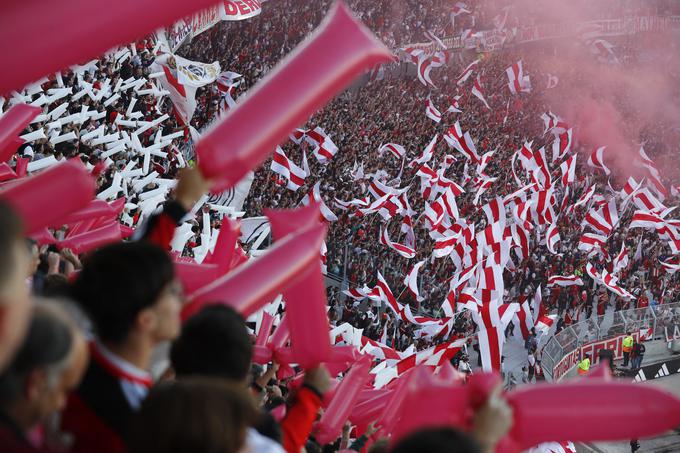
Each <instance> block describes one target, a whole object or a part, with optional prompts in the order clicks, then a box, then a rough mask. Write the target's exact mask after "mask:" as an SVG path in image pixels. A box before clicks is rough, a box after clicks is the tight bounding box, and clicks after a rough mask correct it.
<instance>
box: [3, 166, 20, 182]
mask: <svg viewBox="0 0 680 453" xmlns="http://www.w3.org/2000/svg"><path fill="white" fill-rule="evenodd" d="M17 178H18V176H17V174H16V173H14V170H12V168H11V167H10V166H9V165H7V162H2V163H0V182H3V181H10V180H12V179H17Z"/></svg>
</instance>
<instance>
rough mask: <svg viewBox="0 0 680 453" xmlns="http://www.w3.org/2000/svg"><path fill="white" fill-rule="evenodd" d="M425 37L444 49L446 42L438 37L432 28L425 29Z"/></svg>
mask: <svg viewBox="0 0 680 453" xmlns="http://www.w3.org/2000/svg"><path fill="white" fill-rule="evenodd" d="M424 34H425V37H426V38H427V39H429V40H430V42H432V43H433V44H436V45H438V46H439V47H441V48H442V50H446V44H444V43H443V42H442V40H441V39H439V38H438V37H437V36H436V35H435V34H434V32H433V31H432V30H427V31H425V33H424Z"/></svg>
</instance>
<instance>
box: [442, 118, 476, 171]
mask: <svg viewBox="0 0 680 453" xmlns="http://www.w3.org/2000/svg"><path fill="white" fill-rule="evenodd" d="M444 140H446V142H447V143H448V144H449V146H451V147H452V148H454V149H456V150H458V151H459V152H460V153H462V154H463V155H464V156H465V157H467V158H468V159H470V160H472V162H475V163H477V162H479V160H480V157H479V155H478V154H477V148H476V147H475V144H474V142H473V141H472V137H470V133H469V132H467V131H466V132H465V134H463V133H462V130H461V128H460V123H459V122H458V121H456V124H454V125H453V126H451V128H450V129H449V130H448V131H446V134H444Z"/></svg>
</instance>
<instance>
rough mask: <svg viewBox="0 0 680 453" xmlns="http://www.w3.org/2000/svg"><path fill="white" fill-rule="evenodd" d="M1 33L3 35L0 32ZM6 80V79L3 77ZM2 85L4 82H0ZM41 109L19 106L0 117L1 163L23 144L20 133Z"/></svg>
mask: <svg viewBox="0 0 680 453" xmlns="http://www.w3.org/2000/svg"><path fill="white" fill-rule="evenodd" d="M0 33H2V32H1V31H0ZM3 78H4V77H3ZM0 83H2V82H0ZM39 113H40V109H39V108H38V107H33V106H31V105H28V104H17V105H15V106H14V107H12V108H11V109H9V110H8V111H7V113H5V114H4V115H3V116H2V117H0V162H7V160H8V159H9V158H10V157H12V154H14V153H15V152H16V151H17V147H18V146H19V145H21V144H22V143H23V141H22V140H21V139H20V138H19V133H20V132H21V131H23V130H24V129H25V128H26V126H28V125H29V124H30V122H31V121H33V118H35V117H36V116H38V114H39Z"/></svg>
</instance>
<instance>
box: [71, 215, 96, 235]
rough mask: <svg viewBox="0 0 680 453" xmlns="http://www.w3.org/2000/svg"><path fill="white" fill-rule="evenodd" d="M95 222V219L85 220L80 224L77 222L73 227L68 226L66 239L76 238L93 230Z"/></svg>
mask: <svg viewBox="0 0 680 453" xmlns="http://www.w3.org/2000/svg"><path fill="white" fill-rule="evenodd" d="M95 220H96V219H87V220H82V221H80V222H77V223H75V224H73V225H69V229H68V233H67V234H66V238H70V237H73V236H77V235H79V234H83V233H85V232H87V231H90V230H92V229H94V224H95Z"/></svg>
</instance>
